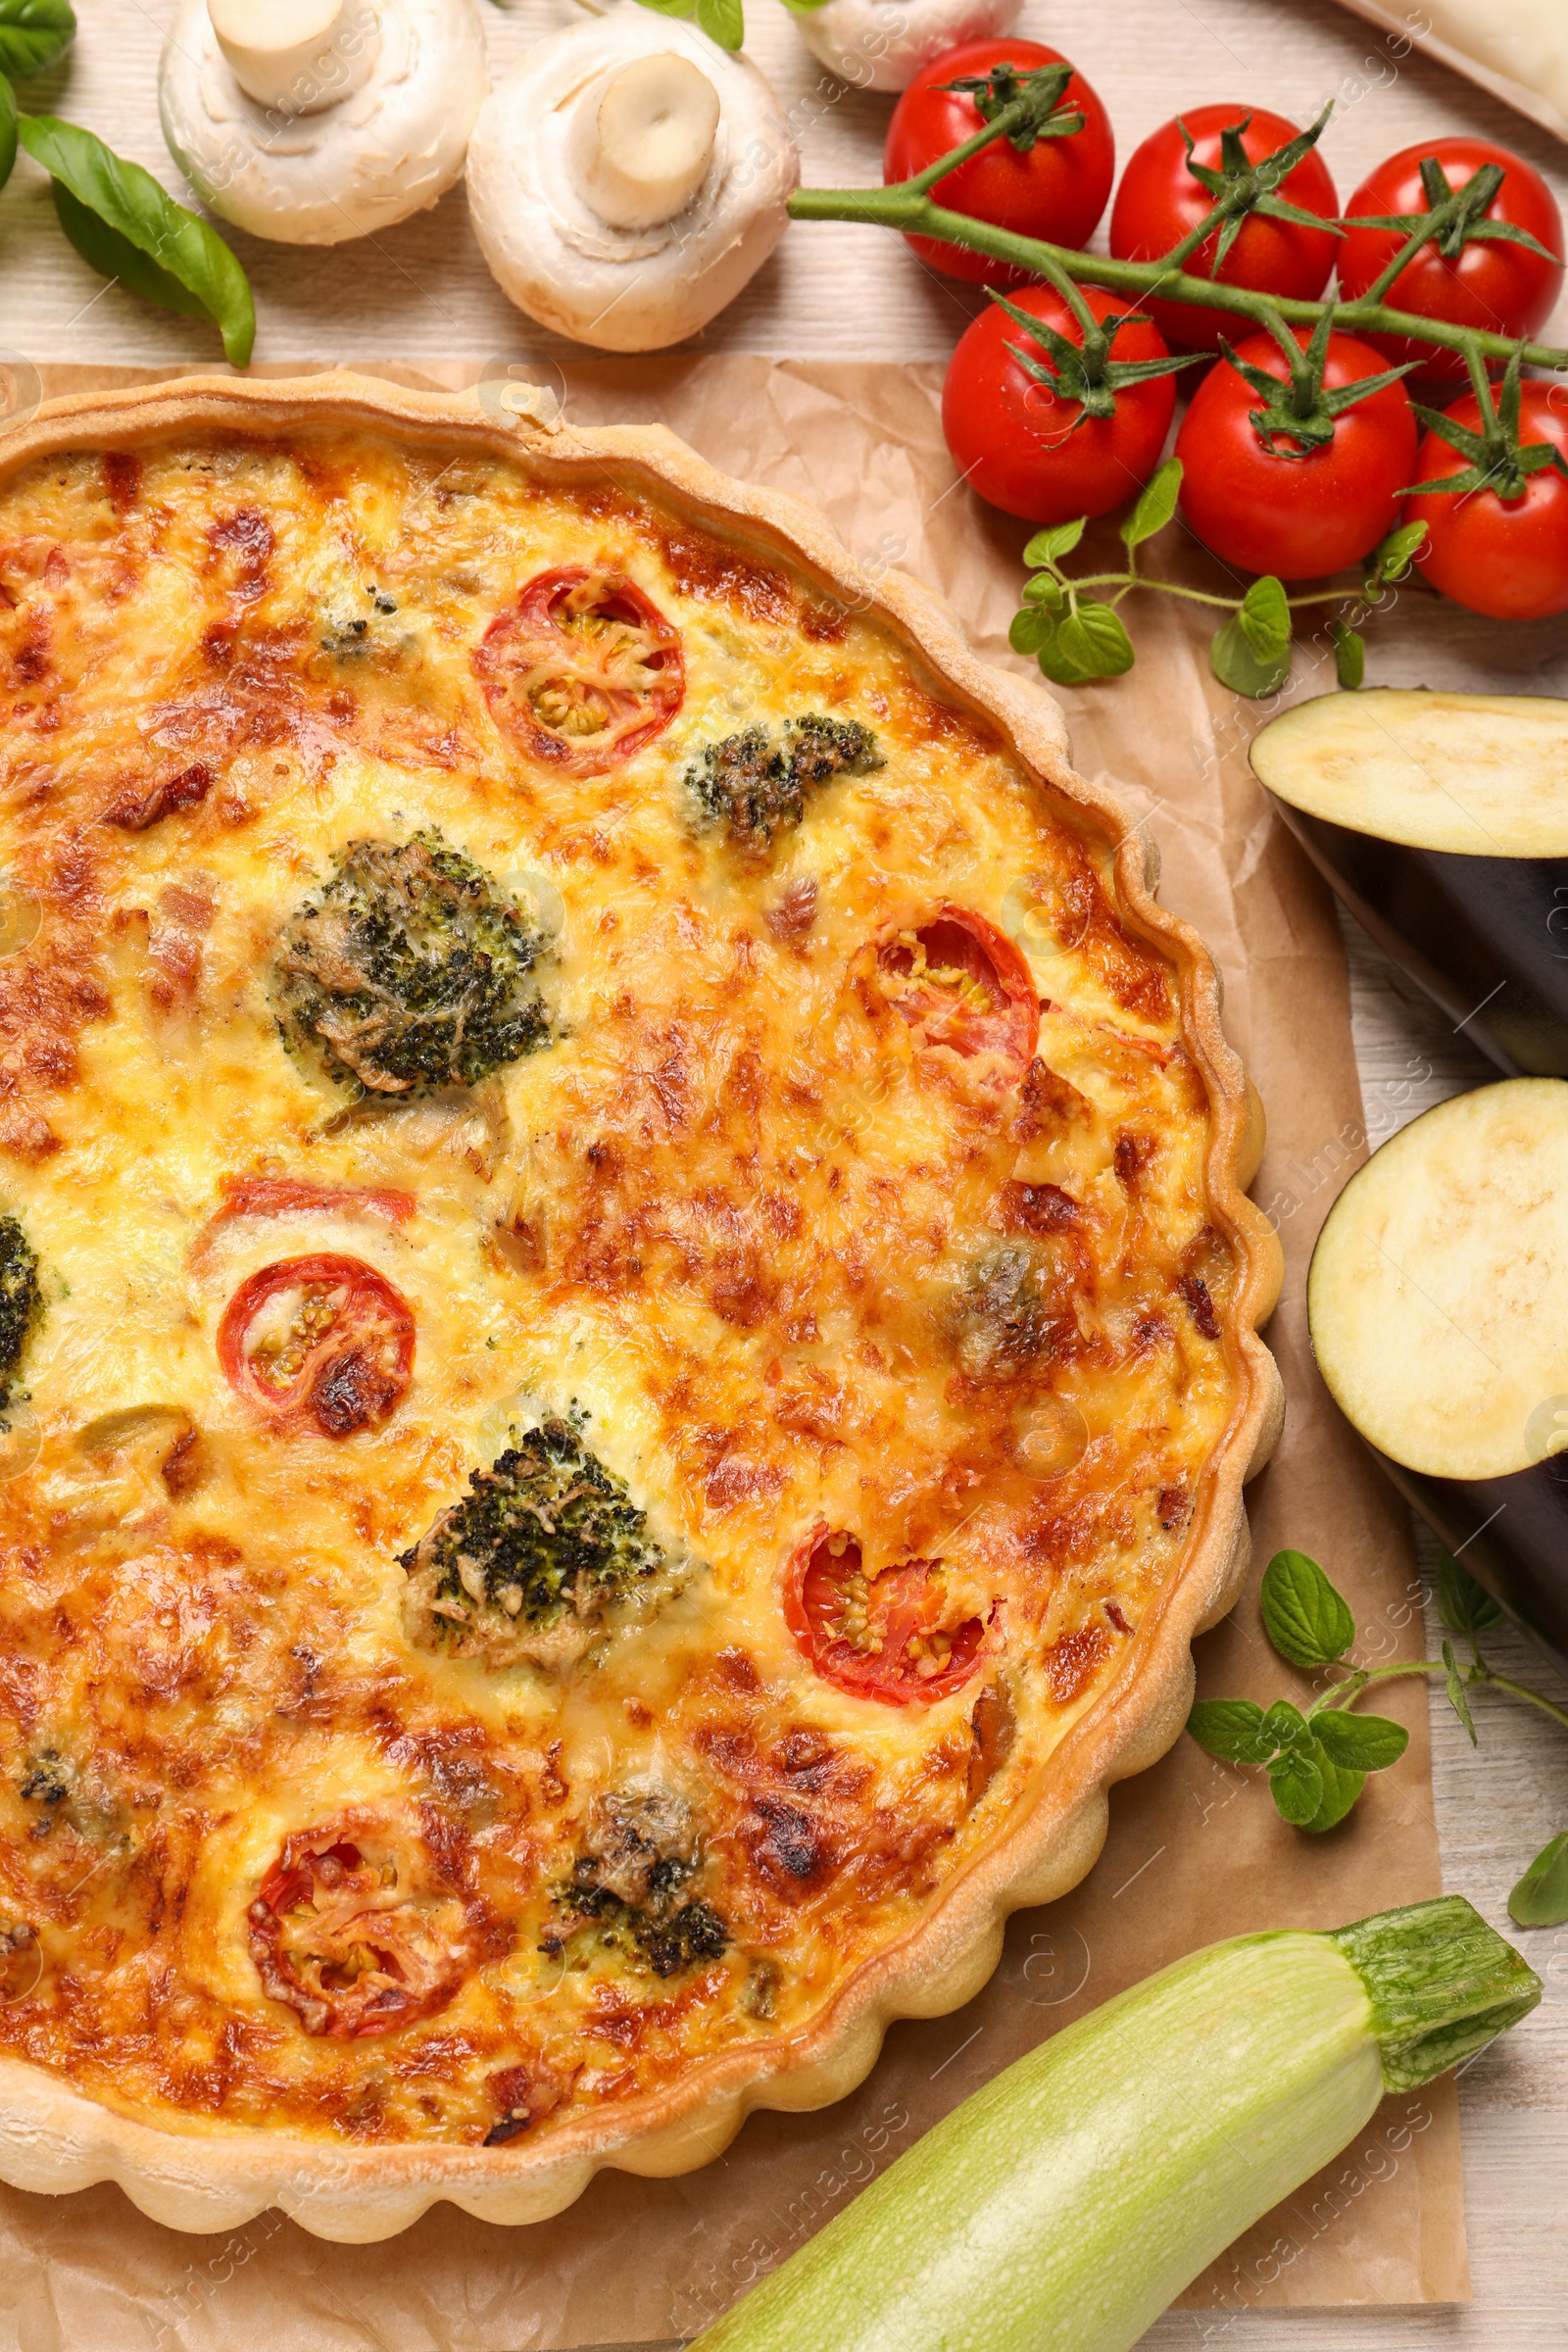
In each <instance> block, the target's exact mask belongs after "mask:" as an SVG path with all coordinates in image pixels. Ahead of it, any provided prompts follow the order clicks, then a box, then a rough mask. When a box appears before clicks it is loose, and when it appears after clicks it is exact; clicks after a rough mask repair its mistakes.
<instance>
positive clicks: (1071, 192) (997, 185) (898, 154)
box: [882, 40, 1116, 286]
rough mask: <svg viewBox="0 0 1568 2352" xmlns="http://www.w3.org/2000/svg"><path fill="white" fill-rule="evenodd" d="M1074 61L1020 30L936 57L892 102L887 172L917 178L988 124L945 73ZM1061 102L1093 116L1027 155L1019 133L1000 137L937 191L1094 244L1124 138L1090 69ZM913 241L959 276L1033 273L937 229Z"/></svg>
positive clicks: (956, 207) (1007, 277) (957, 203)
mask: <svg viewBox="0 0 1568 2352" xmlns="http://www.w3.org/2000/svg"><path fill="white" fill-rule="evenodd" d="M1066 62H1067V61H1066V59H1065V58H1064V57H1062V56H1061V54H1060V52H1059V51H1058V50H1055V49H1047V48H1045V47H1044V46H1043V45H1042V44H1041V43H1040V42H1039V41H1018V40H1010V41H964V42H962V43H961V44H960V45H959V47H958V48H956V49H950V50H949V51H948V52H947V54H946V55H945V56H943V57H938V58H934V59H933V60H932V62H931V64H930V65H929V66H926V67H924V68H923V69H922V70H921V72H920V73H917V74H916V75H915V77H914V79H913V80H912V81H911V82H910V84H909V86H908V88H907V90H906V91H905V93H904V95H903V97H902V98H901V99H900V100H899V103H898V105H897V106H896V107H895V108H894V110H893V120H892V122H891V123H889V124H888V139H887V147H886V150H885V152H884V154H883V159H882V177H883V180H884V182H885V183H886V184H887V185H889V186H891V185H892V184H893V182H894V181H895V180H900V179H910V178H912V177H913V176H914V174H915V172H923V171H924V170H925V168H926V166H927V165H928V164H934V163H935V162H936V161H937V158H938V157H939V156H943V155H947V154H950V153H951V151H952V150H953V149H954V148H955V147H961V146H962V144H963V142H964V140H965V139H972V138H973V137H974V134H975V132H976V131H977V130H981V129H983V128H984V127H985V124H984V118H983V117H982V115H981V113H980V109H979V108H978V107H977V106H976V105H975V102H974V100H973V99H972V98H971V97H969V96H968V95H967V93H966V92H964V91H962V90H946V89H944V88H943V87H942V84H943V83H944V82H949V81H958V80H960V79H964V78H967V77H968V76H971V75H973V76H975V77H978V76H979V75H981V74H983V73H992V72H993V71H994V70H995V68H996V67H998V66H1002V65H1012V66H1016V67H1017V68H1018V70H1019V71H1020V73H1032V72H1034V71H1035V70H1036V69H1037V68H1038V67H1040V66H1061V65H1065V64H1066ZM1061 104H1062V105H1063V106H1064V107H1076V108H1077V110H1078V112H1079V113H1080V114H1081V115H1082V116H1083V119H1084V126H1083V128H1082V130H1076V131H1074V132H1073V133H1072V134H1071V136H1070V137H1068V138H1064V139H1036V141H1035V143H1034V145H1033V146H1032V147H1031V148H1030V150H1029V152H1028V154H1027V155H1020V154H1019V152H1018V150H1017V148H1016V147H1014V146H1013V145H1012V143H1011V141H1010V140H1008V139H1005V138H1002V139H997V140H996V141H995V142H994V143H993V144H992V145H991V146H989V147H985V148H982V150H981V152H980V153H979V154H978V155H977V156H974V157H972V158H971V160H970V161H969V162H968V163H966V164H960V165H959V167H958V169H957V171H956V172H949V173H948V175H947V177H946V178H945V179H939V180H938V181H937V183H936V185H935V186H934V187H933V188H932V190H931V197H932V201H933V202H934V203H936V204H940V205H945V206H946V207H947V209H948V211H949V212H952V213H971V214H973V216H974V217H975V219H976V220H977V221H990V222H991V223H992V224H993V226H995V227H997V228H1010V229H1015V230H1016V231H1017V233H1018V234H1019V235H1020V236H1026V237H1048V238H1050V240H1051V241H1052V242H1053V243H1054V244H1056V245H1087V244H1088V242H1089V239H1090V238H1091V236H1092V235H1093V234H1094V231H1095V227H1096V224H1097V222H1098V221H1099V220H1100V216H1101V214H1102V213H1103V211H1104V209H1105V199H1106V197H1107V196H1108V195H1109V194H1110V183H1111V180H1112V178H1113V177H1114V175H1115V170H1116V142H1115V140H1114V138H1113V137H1112V135H1111V128H1110V118H1109V116H1108V115H1107V114H1106V112H1105V110H1104V108H1103V106H1102V104H1101V102H1100V100H1099V99H1098V98H1097V97H1096V95H1095V93H1094V91H1093V90H1092V89H1091V88H1090V86H1089V84H1088V82H1087V81H1085V79H1084V77H1083V75H1082V74H1081V73H1074V75H1073V77H1072V79H1071V81H1069V82H1068V84H1067V86H1066V89H1065V90H1064V91H1063V93H1062V97H1061ZM908 243H909V244H910V245H911V246H912V247H913V249H914V251H915V252H916V253H917V254H918V255H919V256H920V259H921V260H922V261H923V262H929V263H930V264H931V266H932V268H933V269H935V270H946V271H947V273H948V275H949V276H950V277H965V278H968V279H969V280H970V281H971V282H972V283H973V284H975V285H990V286H1021V285H1023V284H1025V283H1026V282H1027V281H1028V277H1029V272H1028V270H1013V269H1010V268H1009V267H1008V265H1007V264H1006V263H1005V262H993V261H989V260H987V258H986V256H985V255H984V254H983V253H965V252H964V251H963V249H962V247H961V246H957V245H944V244H942V243H941V242H940V241H939V240H938V239H937V238H935V237H910V238H909V239H908Z"/></svg>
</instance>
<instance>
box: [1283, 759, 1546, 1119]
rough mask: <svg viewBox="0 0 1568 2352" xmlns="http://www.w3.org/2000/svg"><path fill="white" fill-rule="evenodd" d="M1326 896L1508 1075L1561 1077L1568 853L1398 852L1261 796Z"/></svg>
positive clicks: (1396, 845) (1393, 845)
mask: <svg viewBox="0 0 1568 2352" xmlns="http://www.w3.org/2000/svg"><path fill="white" fill-rule="evenodd" d="M1269 798H1270V799H1271V800H1272V801H1273V803H1274V806H1275V808H1276V809H1278V810H1279V812H1280V815H1281V816H1282V817H1283V818H1284V819H1285V822H1286V824H1287V825H1289V827H1290V829H1291V831H1292V832H1293V833H1294V834H1295V836H1296V838H1297V840H1298V841H1299V843H1300V845H1301V847H1302V849H1303V850H1304V851H1305V852H1306V854H1307V856H1308V858H1311V860H1312V863H1313V864H1314V865H1315V866H1316V867H1317V870H1318V872H1319V873H1320V874H1321V875H1322V876H1323V879H1324V881H1325V882H1327V884H1328V886H1329V888H1330V889H1331V890H1332V891H1333V892H1334V894H1335V896H1336V897H1337V898H1339V899H1340V900H1342V901H1343V903H1344V904H1345V906H1347V907H1348V908H1349V910H1350V912H1351V913H1352V914H1353V915H1354V916H1355V919H1356V921H1357V922H1358V923H1359V924H1360V925H1361V927H1362V929H1363V930H1365V931H1366V932H1368V933H1369V934H1370V935H1371V937H1372V938H1373V940H1375V941H1376V943H1377V945H1378V946H1379V947H1380V948H1381V949H1382V950H1383V952H1384V954H1385V955H1386V956H1389V957H1390V959H1391V960H1392V961H1393V962H1395V963H1397V965H1398V966H1399V968H1400V970H1401V971H1404V972H1408V974H1409V976H1410V978H1411V979H1412V980H1413V981H1414V982H1415V984H1416V986H1417V987H1418V988H1420V989H1422V990H1424V991H1425V993H1426V995H1428V996H1429V997H1431V998H1432V1000H1433V1002H1434V1003H1435V1004H1437V1005H1440V1006H1441V1007H1442V1009H1443V1010H1444V1012H1446V1014H1447V1016H1448V1018H1449V1020H1450V1021H1452V1023H1453V1025H1454V1028H1455V1030H1456V1031H1458V1032H1460V1033H1461V1034H1462V1035H1464V1036H1465V1037H1468V1038H1471V1039H1473V1041H1474V1042H1475V1044H1476V1045H1478V1046H1479V1047H1480V1048H1481V1050H1482V1052H1483V1053H1485V1054H1489V1055H1490V1056H1491V1058H1492V1059H1493V1060H1494V1061H1495V1063H1496V1065H1497V1067H1498V1069H1499V1070H1501V1071H1502V1072H1503V1073H1504V1075H1505V1076H1507V1077H1509V1078H1568V858H1467V857H1459V856H1455V855H1453V854H1452V853H1450V852H1448V851H1445V850H1417V849H1410V848H1408V847H1406V846H1405V844H1403V843H1402V842H1396V841H1383V840H1380V839H1379V838H1378V837H1377V836H1376V835H1375V834H1371V833H1352V832H1351V831H1350V830H1349V829H1348V827H1347V826H1345V825H1336V824H1333V823H1331V822H1330V821H1329V819H1327V818H1326V817H1321V816H1309V815H1307V814H1306V813H1305V812H1304V811H1303V810H1301V809H1293V808H1292V807H1291V806H1290V804H1289V803H1288V802H1286V801H1282V800H1280V799H1279V798H1278V797H1277V795H1275V794H1273V793H1270V795H1269Z"/></svg>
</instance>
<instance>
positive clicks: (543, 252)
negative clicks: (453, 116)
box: [468, 0, 801, 351]
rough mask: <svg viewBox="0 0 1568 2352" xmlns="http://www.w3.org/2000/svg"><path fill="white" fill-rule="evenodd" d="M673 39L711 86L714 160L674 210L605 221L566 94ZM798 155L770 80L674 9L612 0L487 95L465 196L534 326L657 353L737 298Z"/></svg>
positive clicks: (773, 239)
mask: <svg viewBox="0 0 1568 2352" xmlns="http://www.w3.org/2000/svg"><path fill="white" fill-rule="evenodd" d="M662 53H671V54H673V55H675V56H678V57H684V58H687V59H689V60H690V62H691V63H692V64H693V65H694V66H696V67H697V68H698V70H699V72H701V73H704V74H706V75H707V77H708V79H709V80H710V81H711V83H712V85H713V88H714V90H715V91H716V92H717V94H718V103H719V119H718V128H717V130H716V132H715V134H714V141H713V154H712V160H711V163H710V165H709V168H708V172H707V174H706V176H705V177H704V180H703V182H702V185H701V186H700V187H699V189H698V191H697V193H696V195H695V196H694V197H693V198H692V200H691V202H690V203H689V204H688V205H687V206H686V208H685V210H684V211H683V212H680V213H677V214H676V215H675V217H674V219H673V220H671V221H661V222H659V223H658V224H657V225H656V226H655V227H652V228H632V229H626V228H613V227H612V226H611V225H610V224H609V223H608V222H607V221H602V220H601V219H600V218H599V216H598V214H597V213H596V212H595V211H594V210H593V208H592V207H591V205H590V204H589V203H588V201H587V199H586V197H584V196H583V195H582V194H581V193H580V192H579V189H578V186H577V182H576V179H575V177H574V176H573V173H572V172H571V171H570V169H569V163H568V153H567V150H568V144H569V139H570V132H571V128H572V121H573V116H574V114H575V111H576V110H575V108H574V106H573V105H572V103H571V102H572V101H573V100H574V99H580V98H581V97H582V96H583V94H584V93H588V95H589V102H590V103H595V104H597V95H596V94H595V93H594V92H593V89H592V85H594V84H596V83H606V82H608V80H609V79H610V77H611V76H613V74H614V73H616V72H618V70H619V69H620V68H621V67H622V66H624V65H626V64H627V63H628V62H629V60H631V59H632V58H634V57H652V56H658V55H661V54H662ZM800 176H801V159H800V156H799V154H798V152H797V150H796V145H795V140H794V137H793V135H792V133H791V131H790V126H789V124H788V123H787V122H786V121H785V119H784V115H783V112H782V110H781V108H780V106H779V103H778V100H777V99H776V98H775V97H774V95H773V92H772V90H771V89H770V87H769V86H768V84H767V82H766V81H765V80H764V79H763V77H762V75H761V74H760V73H759V72H758V70H757V68H756V67H755V66H754V65H753V64H752V62H751V60H750V59H749V58H746V57H736V56H732V55H730V54H729V52H728V51H726V50H723V49H720V48H718V47H716V46H715V44H714V43H713V42H712V41H711V40H709V38H708V37H707V35H706V34H705V33H702V32H699V31H697V30H696V29H695V28H694V27H693V26H692V25H689V24H687V23H685V22H684V21H683V20H681V19H680V18H674V17H662V16H657V15H655V14H654V12H653V11H652V10H651V9H648V8H644V7H642V6H640V5H639V0H621V4H620V5H619V6H618V7H615V8H613V9H611V10H610V11H608V13H607V14H606V15H604V16H602V17H595V18H589V19H587V20H586V21H585V22H583V23H581V24H578V25H569V26H567V27H566V28H565V29H564V30H563V31H561V32H553V33H550V34H548V35H547V36H546V37H545V39H544V40H542V41H537V42H535V44H534V46H533V47H532V48H531V49H529V50H527V51H526V52H525V53H524V55H523V56H522V57H521V58H519V60H518V61H517V63H516V65H515V67H514V68H513V70H512V72H511V73H509V74H508V75H507V77H506V79H505V80H504V81H502V82H501V83H499V84H498V86H497V87H496V88H495V89H494V90H493V91H492V92H491V94H490V96H489V98H488V99H487V100H486V101H485V104H484V107H483V110H482V111H481V113H480V116H479V120H478V122H477V123H475V124H474V129H473V137H472V139H471V140H470V142H469V145H468V205H469V209H470V211H471V213H472V215H473V225H474V229H475V231H476V233H477V235H478V239H479V243H480V246H481V247H482V249H483V252H484V258H485V260H486V261H487V262H488V263H489V265H490V269H491V272H492V274H493V275H494V277H495V279H496V281H497V283H498V284H499V285H500V287H501V288H502V290H503V292H504V293H506V294H507V295H508V296H509V297H510V299H511V300H512V301H513V302H515V304H516V305H517V308H518V309H519V310H521V311H526V313H527V314H528V317H529V318H530V319H537V320H538V321H539V323H540V325H541V326H550V327H554V328H555V329H556V330H557V332H558V333H560V334H563V335H571V336H573V337H574V338H575V339H576V340H577V341H578V342H579V343H591V344H593V345H594V346H595V348H596V349H598V350H600V351H661V350H662V349H663V348H664V347H665V345H667V344H670V343H678V342H680V341H681V339H682V337H683V336H686V335H691V334H695V333H696V332H697V329H698V328H699V327H702V326H706V325H707V324H708V321H709V319H711V318H713V317H714V315H715V314H716V313H717V312H719V311H721V310H722V309H723V307H724V305H725V304H726V303H727V302H732V301H733V300H734V298H735V296H736V295H737V294H738V293H739V292H740V290H741V288H742V286H744V285H745V283H746V281H747V279H748V278H750V277H752V276H753V275H754V274H755V273H756V271H757V270H760V268H761V266H762V264H763V262H765V261H766V259H767V257H768V255H769V254H770V253H771V252H772V250H773V248H774V246H775V245H776V244H777V243H778V240H779V238H780V237H781V236H782V235H783V233H784V227H785V219H786V216H785V212H784V206H785V203H786V201H787V199H788V197H789V195H790V192H791V190H792V189H793V188H795V187H796V186H797V185H798V184H799V181H800Z"/></svg>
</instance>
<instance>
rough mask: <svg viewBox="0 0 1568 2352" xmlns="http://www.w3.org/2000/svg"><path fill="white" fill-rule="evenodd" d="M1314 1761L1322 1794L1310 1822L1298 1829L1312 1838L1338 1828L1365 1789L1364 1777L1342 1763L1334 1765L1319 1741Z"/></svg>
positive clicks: (1303, 1823)
mask: <svg viewBox="0 0 1568 2352" xmlns="http://www.w3.org/2000/svg"><path fill="white" fill-rule="evenodd" d="M1313 1761H1314V1762H1315V1764H1316V1765H1317V1768H1318V1772H1319V1774H1320V1776H1321V1778H1322V1782H1323V1794H1322V1796H1321V1798H1320V1799H1319V1800H1318V1808H1317V1811H1316V1812H1315V1813H1314V1814H1313V1816H1312V1818H1311V1820H1310V1821H1303V1822H1302V1823H1300V1825H1299V1826H1300V1828H1302V1829H1303V1830H1310V1831H1311V1832H1312V1834H1313V1836H1314V1837H1315V1836H1318V1835H1319V1834H1320V1833H1321V1832H1322V1831H1324V1830H1333V1829H1337V1828H1338V1827H1339V1825H1340V1823H1341V1822H1342V1821H1343V1820H1344V1819H1345V1816H1346V1815H1347V1813H1348V1812H1349V1810H1350V1807H1351V1806H1352V1805H1353V1804H1354V1803H1355V1800H1356V1798H1357V1797H1358V1796H1359V1795H1360V1793H1361V1790H1362V1789H1363V1788H1364V1787H1365V1786H1366V1774H1365V1773H1364V1772H1354V1771H1351V1770H1350V1769H1349V1768H1348V1766H1346V1765H1344V1764H1336V1762H1335V1761H1334V1758H1333V1757H1332V1756H1331V1755H1330V1754H1329V1752H1328V1750H1327V1749H1326V1748H1325V1747H1324V1745H1323V1743H1322V1741H1321V1740H1319V1742H1318V1745H1317V1752H1316V1755H1315V1756H1314V1758H1313Z"/></svg>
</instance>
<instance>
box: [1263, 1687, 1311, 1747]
mask: <svg viewBox="0 0 1568 2352" xmlns="http://www.w3.org/2000/svg"><path fill="white" fill-rule="evenodd" d="M1262 1736H1263V1738H1264V1739H1265V1740H1268V1741H1269V1742H1270V1744H1271V1746H1273V1747H1275V1748H1277V1749H1279V1750H1280V1751H1281V1752H1282V1753H1288V1752H1290V1751H1292V1750H1297V1751H1299V1753H1301V1754H1302V1755H1309V1754H1310V1753H1311V1748H1312V1734H1311V1732H1310V1731H1309V1730H1308V1729H1307V1722H1306V1717H1305V1716H1304V1715H1303V1714H1302V1713H1301V1710H1300V1708H1299V1707H1298V1706H1293V1705H1292V1703H1291V1701H1290V1700H1289V1699H1288V1698H1277V1699H1276V1700H1275V1701H1274V1704H1273V1705H1272V1706H1271V1707H1269V1708H1268V1709H1267V1710H1266V1711H1265V1713H1264V1716H1263V1725H1262Z"/></svg>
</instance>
